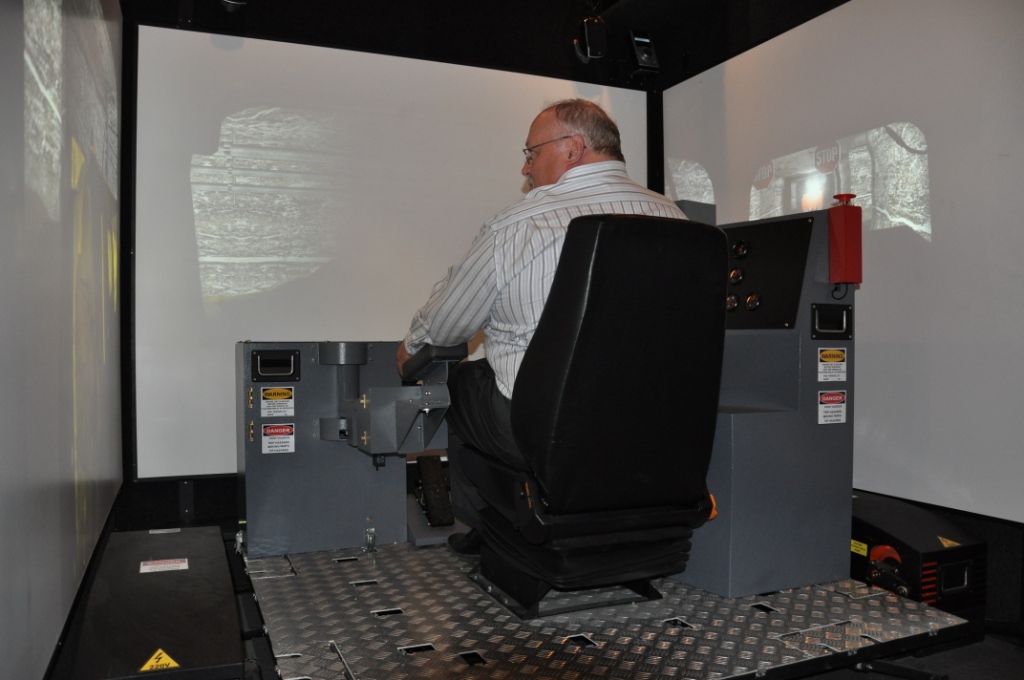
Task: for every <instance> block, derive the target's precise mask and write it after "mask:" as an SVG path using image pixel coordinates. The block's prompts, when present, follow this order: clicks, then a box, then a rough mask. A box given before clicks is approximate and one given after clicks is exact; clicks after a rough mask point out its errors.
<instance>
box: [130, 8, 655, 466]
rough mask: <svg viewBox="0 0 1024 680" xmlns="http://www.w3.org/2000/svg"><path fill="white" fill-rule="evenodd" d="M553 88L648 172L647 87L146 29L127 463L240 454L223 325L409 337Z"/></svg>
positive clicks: (506, 198) (636, 174) (257, 330)
mask: <svg viewBox="0 0 1024 680" xmlns="http://www.w3.org/2000/svg"><path fill="white" fill-rule="evenodd" d="M567 97H584V98H586V99H590V100H592V101H596V102H598V103H599V104H601V105H602V106H603V107H605V109H606V110H607V111H608V112H609V113H610V114H611V115H612V117H613V118H615V119H616V121H617V122H618V124H619V127H620V129H621V131H622V137H623V149H624V151H625V154H626V158H627V162H628V167H629V169H630V172H631V174H632V176H633V178H634V179H635V180H636V181H638V182H640V183H641V184H645V183H646V167H647V158H646V110H645V107H646V96H645V95H644V94H643V93H642V92H635V91H628V90H617V89H610V88H603V87H599V86H595V85H587V84H581V83H571V82H566V81H559V80H553V79H547V78H539V77H535V76H524V75H518V74H512V73H504V72H500V71H489V70H484V69H474V68H469V67H463V66H454V65H447V64H438V63H432V62H424V61H415V60H409V59H399V58H394V57H386V56H380V55H370V54H362V53H353V52H346V51H341V50H332V49H325V48H317V47H308V46H299V45H292V44H287V43H275V42H268V41H261V40H252V39H244V40H243V39H241V38H230V37H224V36H213V35H208V34H202V33H193V32H185V31H176V30H169V29H158V28H150V27H142V28H140V31H139V87H138V132H137V134H138V137H137V144H138V147H137V149H138V160H137V175H136V191H137V195H136V215H135V220H136V222H135V240H136V265H135V293H136V297H135V348H136V365H135V371H136V373H135V375H136V409H137V423H136V424H137V463H138V467H137V474H138V477H139V478H158V477H178V476H191V475H204V474H221V473H234V472H235V471H236V462H235V426H234V418H235V410H234V397H233V386H234V345H235V343H236V342H237V341H240V340H252V341H265V342H270V341H305V340H398V339H400V338H401V337H402V336H404V334H405V331H406V329H407V327H408V324H409V321H410V319H411V318H412V314H413V312H414V311H415V310H416V309H417V308H418V307H419V306H420V305H421V304H422V303H423V302H425V301H426V298H427V296H428V294H429V293H430V290H431V287H432V286H433V284H434V283H435V282H436V281H437V280H438V279H440V278H441V277H442V276H443V275H444V273H445V271H446V269H447V267H448V266H450V265H451V264H453V263H454V261H455V260H456V259H457V258H458V257H459V256H461V255H462V253H463V252H464V251H465V250H466V249H467V248H468V247H469V243H470V241H471V240H472V238H473V236H475V235H476V233H477V232H478V231H479V229H480V227H481V225H482V224H483V223H484V222H485V221H486V220H488V219H490V218H491V217H492V216H494V215H495V214H496V213H498V212H500V211H501V209H503V208H504V207H505V206H506V205H508V204H510V203H512V202H514V201H515V200H517V199H518V198H519V197H521V196H522V193H523V177H522V176H521V175H520V174H519V172H520V169H521V167H522V155H521V152H520V149H521V148H522V147H523V143H524V141H525V138H526V133H527V130H528V128H529V125H530V122H531V121H532V120H533V117H534V116H535V115H536V114H537V113H538V112H539V111H540V110H541V108H542V107H543V106H544V104H546V103H549V102H551V101H555V100H558V99H563V98H567Z"/></svg>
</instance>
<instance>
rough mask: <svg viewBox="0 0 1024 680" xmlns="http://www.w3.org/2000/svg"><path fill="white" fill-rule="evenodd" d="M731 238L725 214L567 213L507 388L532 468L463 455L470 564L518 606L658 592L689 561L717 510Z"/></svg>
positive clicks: (525, 609) (526, 614) (520, 611)
mask: <svg viewBox="0 0 1024 680" xmlns="http://www.w3.org/2000/svg"><path fill="white" fill-rule="evenodd" d="M727 248H728V245H727V241H726V236H725V234H724V232H722V231H721V230H720V229H718V228H717V227H712V226H708V225H705V224H700V223H696V222H689V221H684V220H670V219H664V218H656V217H641V216H626V215H594V216H587V217H580V218H577V219H575V220H573V222H572V223H571V224H570V225H569V230H568V234H567V236H566V240H565V246H564V249H563V251H562V254H561V259H560V261H559V265H558V269H557V272H556V274H555V278H554V281H553V284H552V287H551V292H550V295H549V297H548V300H547V303H546V305H545V308H544V311H543V314H542V316H541V320H540V323H539V326H538V328H537V331H536V334H535V335H534V337H533V339H532V341H531V343H530V346H529V349H528V350H527V352H526V356H525V358H524V360H523V364H522V367H521V368H520V371H519V374H518V376H517V379H516V384H515V388H514V393H513V396H512V405H511V409H512V410H511V420H512V428H513V433H514V436H515V438H516V443H517V444H518V446H519V448H520V449H521V451H522V454H523V456H524V458H525V460H526V462H527V465H528V469H525V470H517V469H513V468H511V467H509V466H508V465H507V464H505V463H503V462H502V461H500V460H498V459H497V458H496V457H494V456H491V455H488V454H487V452H485V451H478V450H476V449H473V448H472V447H468V446H466V447H464V448H462V449H461V450H460V451H459V452H458V453H457V455H458V456H459V461H460V466H462V468H463V469H464V470H465V474H466V476H467V477H468V478H469V479H470V480H471V481H472V483H473V485H474V486H475V487H476V488H477V490H478V491H479V492H480V494H481V495H482V497H483V498H484V500H485V501H486V503H487V504H488V507H487V508H485V509H484V510H483V511H482V513H481V519H482V523H483V525H482V527H481V528H480V530H481V532H482V533H483V536H484V538H485V546H484V549H483V550H482V553H481V561H480V566H479V568H478V571H476V572H475V573H474V574H473V577H474V578H475V579H476V580H478V581H481V582H482V583H485V584H486V585H488V586H493V587H496V588H497V589H498V590H500V591H501V592H502V593H504V595H505V596H507V597H505V598H504V599H503V600H502V601H503V602H504V603H505V604H506V605H507V606H508V607H509V608H510V609H511V610H512V611H513V612H515V613H516V614H517V615H519V616H520V617H522V618H532V617H535V616H538V615H549V614H551V613H558V612H561V611H569V610H572V609H578V608H582V607H576V606H567V607H564V608H561V609H559V610H558V612H555V611H552V612H543V613H539V610H538V603H539V602H540V600H541V599H542V598H543V597H544V596H545V594H547V593H548V592H549V591H550V590H552V589H554V590H556V591H576V590H583V589H588V590H589V589H595V588H605V587H610V586H624V587H625V588H627V589H629V590H630V591H632V592H634V593H636V594H638V595H640V596H641V597H633V598H632V599H631V600H626V601H636V600H638V599H656V598H658V597H660V594H658V593H657V591H656V590H655V589H653V588H652V587H651V586H650V583H649V581H650V579H653V578H658V577H662V576H667V575H670V574H676V573H679V572H682V571H683V570H684V569H685V567H686V561H687V558H688V555H689V550H690V538H691V536H692V533H693V528H694V527H697V526H699V525H701V524H703V523H704V522H705V521H706V520H707V519H708V517H709V516H710V515H711V513H712V511H713V499H712V498H711V496H710V494H709V493H708V489H707V486H706V475H707V470H708V464H709V460H710V458H711V450H712V445H713V442H714V434H715V422H716V417H717V410H718V392H719V383H720V376H721V367H722V352H723V346H724V339H725V314H726V309H725V297H726V267H727ZM589 606H595V605H593V604H591V605H589Z"/></svg>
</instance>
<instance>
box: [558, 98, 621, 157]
mask: <svg viewBox="0 0 1024 680" xmlns="http://www.w3.org/2000/svg"><path fill="white" fill-rule="evenodd" d="M546 110H549V111H553V112H554V114H555V119H556V120H558V122H560V123H561V124H562V125H564V126H565V127H566V128H568V130H569V131H570V132H571V133H573V134H577V135H581V136H582V137H583V139H584V140H585V141H586V143H587V146H588V147H589V148H591V149H593V150H594V151H595V152H597V153H599V154H602V155H605V156H611V157H612V158H615V159H616V160H620V161H625V160H626V158H625V157H624V156H623V155H622V141H621V140H620V139H619V127H618V126H617V125H616V124H615V121H613V120H612V119H611V117H610V116H609V115H608V114H607V113H605V112H604V109H602V108H601V107H600V106H598V105H597V104H595V103H594V102H591V101H587V100H586V99H564V100H562V101H560V102H555V103H554V104H552V105H551V106H549V107H547V109H546Z"/></svg>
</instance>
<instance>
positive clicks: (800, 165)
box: [750, 123, 932, 241]
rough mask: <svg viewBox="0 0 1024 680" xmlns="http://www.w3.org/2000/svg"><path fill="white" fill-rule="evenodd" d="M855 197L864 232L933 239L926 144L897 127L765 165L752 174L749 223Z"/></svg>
mask: <svg viewBox="0 0 1024 680" xmlns="http://www.w3.org/2000/svg"><path fill="white" fill-rule="evenodd" d="M838 193H851V194H856V196H857V198H856V203H857V205H860V206H862V207H863V208H864V213H863V215H864V217H863V219H864V229H865V230H866V231H877V230H881V229H892V228H894V227H908V228H910V229H911V230H913V232H914V233H916V234H918V235H919V236H921V237H922V238H924V239H926V240H928V241H931V238H932V223H931V209H930V207H929V188H928V145H927V143H926V141H925V138H924V134H923V133H922V132H921V130H920V129H918V128H917V126H915V125H913V124H911V123H893V124H891V125H885V126H883V127H879V128H875V129H873V130H869V131H868V132H864V133H861V134H857V135H852V136H850V137H844V138H843V139H839V140H836V141H832V142H827V143H825V144H821V145H819V146H817V147H814V148H809V149H803V150H802V151H797V152H795V153H791V154H789V155H787V156H782V157H781V158H775V159H773V160H771V161H770V162H768V163H765V164H764V165H762V166H761V167H760V168H758V169H757V170H756V172H755V173H754V180H753V184H752V186H751V188H750V219H751V220H760V219H764V218H767V217H776V216H779V215H792V214H795V213H800V212H807V211H809V210H819V209H821V208H823V207H827V206H829V205H830V204H831V203H832V196H834V195H835V194H838Z"/></svg>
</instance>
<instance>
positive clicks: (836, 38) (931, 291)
mask: <svg viewBox="0 0 1024 680" xmlns="http://www.w3.org/2000/svg"><path fill="white" fill-rule="evenodd" d="M1022 35H1024V4H1022V3H1019V2H1006V1H1005V0H979V1H977V2H970V3H965V2H960V1H958V0H899V1H898V2H893V1H891V0H852V2H850V3H848V4H845V5H843V6H841V7H839V8H837V9H835V10H833V11H832V12H830V13H828V14H826V15H824V16H822V17H819V18H817V19H815V20H813V21H811V22H809V23H808V24H806V25H803V26H800V27H798V28H796V29H794V30H793V31H790V32H789V33H786V34H785V35H782V36H780V37H778V38H776V39H774V40H772V41H771V42H769V43H766V44H764V45H762V46H760V47H758V48H755V49H754V50H751V51H750V52H748V53H745V54H743V55H741V56H739V57H736V58H734V59H732V60H730V61H729V62H728V63H726V64H724V65H722V66H719V67H717V68H715V69H712V70H710V71H708V72H706V73H704V74H701V75H700V76H697V77H696V78H694V79H692V80H690V81H687V82H685V83H682V84H680V85H679V86H677V87H675V88H673V89H671V90H670V91H668V92H667V93H666V95H665V107H666V116H665V119H666V155H667V157H669V158H679V159H687V160H691V161H695V162H699V163H701V164H702V165H703V166H704V167H705V168H706V169H707V170H708V172H709V173H710V175H711V178H712V180H713V182H714V184H715V186H714V189H715V197H716V202H717V204H718V219H719V223H722V224H724V223H728V222H734V221H743V220H746V219H748V210H749V198H750V186H751V181H752V178H753V175H754V172H755V170H756V169H757V168H758V167H759V166H760V165H761V164H763V163H764V162H765V161H766V160H770V159H773V158H779V157H781V156H785V155H787V154H790V153H793V152H796V151H800V150H802V149H806V148H809V147H810V148H813V147H815V145H817V144H820V143H823V142H824V141H827V140H830V139H837V138H843V137H847V136H850V135H855V134H857V133H861V132H866V131H867V130H870V129H874V128H878V127H880V126H883V125H887V124H890V123H897V122H910V123H913V124H914V125H916V126H917V127H918V128H920V130H921V131H922V132H923V133H924V135H925V138H926V140H927V145H928V165H929V184H930V192H929V193H930V205H931V215H932V220H931V222H932V238H931V241H930V242H929V241H927V240H926V239H923V238H920V237H919V236H914V235H913V234H909V233H907V232H906V231H904V230H900V229H892V230H885V231H872V232H869V233H866V234H865V238H864V283H863V285H862V286H861V287H860V289H859V291H858V294H857V328H856V363H855V365H856V403H855V429H856V435H855V437H856V439H855V484H856V486H857V487H859V488H863V489H866V490H872V491H878V492H881V493H886V494H891V495H895V496H899V497H904V498H909V499H913V500H918V501H924V502H928V503H933V504H938V505H943V506H947V507H951V508H957V509H961V510H966V511H970V512H975V513H980V514H985V515H991V516H995V517H1001V518H1006V519H1011V520H1015V521H1024V501H1022V500H1021V499H1022V498H1024V496H1022V495H1021V490H1020V489H1021V484H1022V481H1024V450H1022V449H1024V444H1022V441H1021V434H1020V421H1021V415H1022V411H1021V405H1020V404H1021V402H1020V399H1019V397H1018V393H1019V390H1020V386H1021V385H1022V384H1024V361H1021V359H1020V352H1021V337H1022V334H1024V315H1022V313H1021V311H1020V306H1019V305H1018V304H1017V298H1018V297H1019V295H1020V290H1021V284H1022V279H1024V266H1022V259H1021V253H1022V252H1024V228H1022V227H1024V225H1022V219H1021V217H1020V214H1021V211H1020V208H1019V202H1020V201H1019V193H1020V186H1021V169H1020V160H1021V158H1022V152H1024V86H1022V85H1024V41H1022V40H1021V36H1022Z"/></svg>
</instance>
